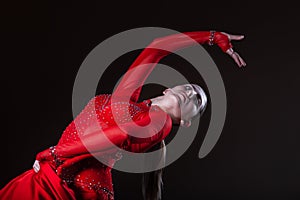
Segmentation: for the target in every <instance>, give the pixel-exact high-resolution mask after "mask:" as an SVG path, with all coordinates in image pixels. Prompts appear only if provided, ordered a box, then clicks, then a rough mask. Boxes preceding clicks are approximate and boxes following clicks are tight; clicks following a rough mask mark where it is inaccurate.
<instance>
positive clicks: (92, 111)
mask: <svg viewBox="0 0 300 200" xmlns="http://www.w3.org/2000/svg"><path fill="white" fill-rule="evenodd" d="M187 36H188V37H187ZM190 38H192V39H194V40H195V41H197V42H198V43H199V44H209V45H213V44H217V45H218V46H219V47H220V48H221V49H222V50H223V51H224V52H226V53H228V54H229V55H230V56H231V57H232V58H233V59H234V61H235V62H236V63H237V64H238V66H239V67H242V66H245V65H246V64H245V62H244V61H243V59H242V58H241V57H240V56H239V55H238V54H237V53H236V52H234V51H233V49H232V45H231V42H230V40H241V39H242V38H243V36H236V35H230V34H227V33H222V32H215V31H199V32H187V33H184V34H175V35H171V36H167V37H163V38H159V39H156V40H154V41H153V42H152V43H151V44H150V45H149V46H148V47H147V48H145V49H144V50H143V52H142V53H141V54H140V55H139V56H138V57H137V59H136V60H135V62H134V63H133V64H132V65H131V66H130V68H129V71H131V72H134V76H132V75H131V73H126V74H125V76H124V78H123V79H122V81H121V82H120V84H119V86H118V87H117V89H116V90H115V91H114V94H113V95H108V94H104V95H98V96H96V97H95V98H93V99H92V100H91V101H90V102H89V103H88V105H87V106H86V107H85V108H84V109H83V111H82V112H81V113H80V114H79V115H78V116H77V117H76V118H75V119H74V121H72V122H71V123H70V124H69V126H68V127H67V128H66V129H65V131H64V132H63V134H62V137H61V138H60V140H59V142H58V144H57V145H56V146H54V147H50V148H49V149H46V150H44V151H42V152H40V153H39V154H37V156H36V162H35V164H34V166H33V169H32V170H29V171H27V172H25V173H23V174H21V175H20V176H18V177H16V178H15V179H13V180H12V181H11V182H9V183H8V184H7V185H6V186H5V187H4V188H3V189H1V191H0V199H113V198H114V195H113V186H112V178H111V167H112V165H113V164H114V163H115V161H116V160H118V159H120V156H119V154H118V151H117V150H116V148H115V145H116V146H118V147H120V148H122V149H125V150H127V151H132V152H145V151H146V150H148V149H149V148H151V147H152V146H154V145H155V144H158V143H162V144H163V140H164V138H165V137H166V136H167V135H168V134H169V132H170V130H171V128H172V124H180V125H181V126H186V127H188V126H190V125H191V120H192V118H193V117H195V116H196V115H198V114H199V113H200V114H202V113H203V112H204V110H205V107H206V103H207V99H206V95H205V93H204V91H203V90H202V89H201V87H200V86H198V85H196V84H185V85H179V86H176V87H173V88H168V89H166V90H165V91H164V92H163V95H162V96H158V97H156V98H153V99H147V100H144V101H142V102H138V98H139V95H140V92H141V87H139V88H138V89H135V88H137V86H140V85H142V84H143V83H144V81H145V79H146V78H147V76H148V75H149V73H150V72H151V71H152V70H153V68H154V67H155V65H156V63H158V62H159V61H160V59H162V58H163V57H165V56H167V55H168V54H170V53H171V52H174V51H176V50H179V49H182V48H185V47H188V46H190V45H193V42H192V40H191V39H190ZM166 47H167V48H168V50H169V51H166V50H162V48H166ZM145 64H147V67H141V68H138V67H139V66H142V65H145ZM137 69H138V70H137ZM112 97H113V98H112ZM128 99H129V100H128ZM128 112H129V115H128ZM115 113H117V114H116V115H114V114H115ZM150 116H151V120H150ZM150 122H151V126H147V128H145V129H142V131H141V130H138V131H137V130H136V129H135V127H136V124H138V125H140V126H146V125H147V124H149V123H150ZM161 122H164V123H163V126H160V124H161ZM117 124H122V129H121V128H120V127H119V126H118V125H117ZM99 125H100V127H101V130H99ZM133 135H135V136H139V135H140V136H143V137H135V136H133ZM147 136H149V137H147ZM105 138H109V140H110V141H112V142H113V144H115V145H112V143H109V142H107V140H106V139H105ZM87 146H88V149H87ZM92 153H93V155H98V156H102V158H104V159H106V160H107V161H108V162H109V163H110V166H106V165H104V164H102V163H101V162H99V161H98V160H97V159H95V157H94V156H92ZM154 174H155V175H156V177H153V179H152V180H154V182H155V183H156V185H154V186H153V185H152V186H151V189H150V190H147V189H146V190H145V192H144V196H145V198H147V199H157V198H159V196H160V181H159V180H160V178H159V176H161V173H159V172H158V173H154ZM147 181H149V179H147ZM150 182H151V181H150ZM148 183H149V182H148ZM148 185H149V184H148ZM150 185H151V184H150Z"/></svg>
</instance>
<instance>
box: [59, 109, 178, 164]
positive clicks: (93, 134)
mask: <svg viewBox="0 0 300 200" xmlns="http://www.w3.org/2000/svg"><path fill="white" fill-rule="evenodd" d="M147 125H148V126H147ZM137 126H138V127H137ZM171 128H172V120H171V118H170V116H169V115H167V114H166V113H165V112H164V111H162V110H161V109H158V110H156V111H151V112H149V113H144V114H142V115H141V116H140V117H139V120H137V121H134V122H130V123H126V124H122V125H120V127H118V126H114V127H111V128H108V129H105V130H102V129H101V128H100V127H94V128H92V129H88V132H86V133H84V136H81V137H80V140H78V141H70V142H67V143H63V144H59V145H57V146H56V154H57V156H58V157H59V158H70V157H74V156H78V155H82V154H86V153H88V154H89V153H99V152H104V153H105V152H109V151H111V150H113V149H116V148H115V146H118V147H121V146H122V145H123V144H124V143H126V146H128V147H129V149H128V150H130V151H131V150H132V151H134V152H139V151H142V149H140V150H139V149H135V148H133V149H130V148H131V145H132V144H137V143H145V144H147V146H144V147H143V148H148V147H149V148H150V147H151V146H153V145H154V144H156V143H158V142H160V141H161V140H162V139H163V138H164V137H166V135H167V134H168V133H169V132H170V130H171ZM133 135H134V136H133ZM109 141H110V142H109Z"/></svg>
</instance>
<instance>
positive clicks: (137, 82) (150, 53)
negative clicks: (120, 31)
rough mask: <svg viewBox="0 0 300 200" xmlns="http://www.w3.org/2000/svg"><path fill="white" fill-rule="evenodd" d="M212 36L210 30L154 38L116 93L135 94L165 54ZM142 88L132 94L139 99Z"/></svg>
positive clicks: (206, 40)
mask: <svg viewBox="0 0 300 200" xmlns="http://www.w3.org/2000/svg"><path fill="white" fill-rule="evenodd" d="M210 36H211V32H210V31H198V32H186V33H179V34H174V35H170V36H166V37H162V38H158V39H155V40H153V42H152V43H150V44H149V45H148V46H147V48H145V49H144V50H143V51H142V53H141V54H140V55H139V56H138V57H137V59H136V60H135V61H134V62H133V64H132V65H131V66H130V67H129V70H128V71H127V73H126V74H125V76H124V77H123V79H122V80H121V82H120V84H119V86H118V87H117V89H116V90H115V92H114V94H115V95H118V96H122V95H127V94H133V93H134V91H135V90H136V89H137V88H139V87H141V86H142V85H143V84H144V82H145V80H146V78H147V77H148V76H149V74H150V73H151V71H152V70H153V69H154V67H155V66H156V65H157V63H158V62H159V61H160V60H161V59H162V58H164V57H165V56H167V55H169V54H170V53H173V52H175V51H177V50H180V49H183V48H186V47H189V46H193V45H196V44H206V43H208V42H209V40H210ZM140 90H141V89H138V90H137V91H136V92H135V93H134V94H133V95H132V96H133V97H132V99H134V100H137V98H138V96H139V94H140Z"/></svg>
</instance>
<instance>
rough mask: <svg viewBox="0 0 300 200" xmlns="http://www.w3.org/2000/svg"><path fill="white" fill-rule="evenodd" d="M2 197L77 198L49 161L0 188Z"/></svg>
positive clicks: (0, 196) (31, 198) (6, 198)
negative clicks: (38, 168)
mask: <svg viewBox="0 0 300 200" xmlns="http://www.w3.org/2000/svg"><path fill="white" fill-rule="evenodd" d="M0 199H3V200H4V199H5V200H8V199H17V200H18V199H24V200H27V199H28V200H34V199H62V200H69V199H71V200H72V199H74V200H75V199H76V198H75V193H74V191H73V190H72V189H70V188H69V187H68V186H67V184H66V183H65V182H63V181H62V180H61V179H60V178H59V177H58V176H57V175H56V173H55V172H54V171H53V169H52V168H51V167H50V166H49V164H47V163H40V171H39V172H38V173H35V172H34V171H33V169H31V170H28V171H26V172H24V173H23V174H21V175H19V176H18V177H16V178H14V179H13V180H12V181H10V182H9V183H8V184H7V185H6V186H5V187H4V188H2V189H1V190H0Z"/></svg>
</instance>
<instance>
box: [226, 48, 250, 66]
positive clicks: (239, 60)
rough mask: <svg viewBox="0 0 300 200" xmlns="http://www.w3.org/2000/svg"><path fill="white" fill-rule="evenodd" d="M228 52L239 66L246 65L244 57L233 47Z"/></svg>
mask: <svg viewBox="0 0 300 200" xmlns="http://www.w3.org/2000/svg"><path fill="white" fill-rule="evenodd" d="M226 53H227V54H229V55H230V56H231V57H232V58H233V60H234V61H235V63H236V64H237V65H238V66H239V67H244V66H246V62H245V61H244V60H243V59H242V57H241V56H240V55H239V54H238V53H237V52H235V51H233V49H232V48H230V49H228V50H227V51H226Z"/></svg>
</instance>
